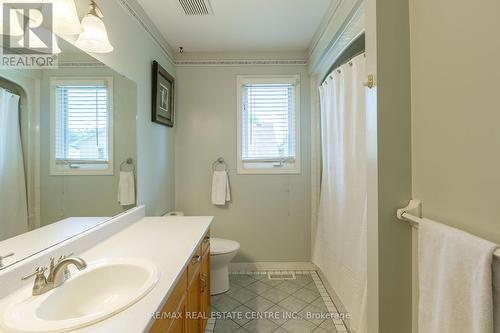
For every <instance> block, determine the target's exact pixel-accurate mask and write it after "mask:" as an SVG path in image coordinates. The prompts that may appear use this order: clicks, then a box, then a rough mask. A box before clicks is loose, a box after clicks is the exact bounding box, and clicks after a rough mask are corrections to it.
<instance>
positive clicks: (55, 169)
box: [50, 163, 114, 176]
mask: <svg viewBox="0 0 500 333" xmlns="http://www.w3.org/2000/svg"><path fill="white" fill-rule="evenodd" d="M113 174H114V171H113V165H112V164H111V163H110V164H80V165H77V167H70V166H68V165H66V164H55V165H54V164H53V165H51V168H50V175H51V176H112V175H113Z"/></svg>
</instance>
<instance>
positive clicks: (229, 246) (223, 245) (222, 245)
mask: <svg viewBox="0 0 500 333" xmlns="http://www.w3.org/2000/svg"><path fill="white" fill-rule="evenodd" d="M239 248H240V243H238V242H235V241H233V240H229V239H222V238H211V239H210V254H211V255H219V254H227V253H231V252H236V251H238V250H239Z"/></svg>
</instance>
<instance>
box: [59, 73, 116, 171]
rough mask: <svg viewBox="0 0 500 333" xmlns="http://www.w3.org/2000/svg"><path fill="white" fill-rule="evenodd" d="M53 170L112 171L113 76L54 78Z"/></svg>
mask: <svg viewBox="0 0 500 333" xmlns="http://www.w3.org/2000/svg"><path fill="white" fill-rule="evenodd" d="M50 95H51V98H50V99H51V174H53V175H112V174H113V112H112V110H113V79H112V78H111V77H109V78H108V77H106V78H84V79H82V78H78V79H66V78H64V79H62V78H52V79H51V85H50Z"/></svg>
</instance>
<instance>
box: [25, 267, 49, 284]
mask: <svg viewBox="0 0 500 333" xmlns="http://www.w3.org/2000/svg"><path fill="white" fill-rule="evenodd" d="M46 270H47V267H38V268H37V269H36V270H35V273H33V274H30V275H27V276H23V277H22V278H21V280H23V281H24V280H28V279H30V278H32V277H33V276H36V277H37V278H39V277H42V276H43V278H45V271H46Z"/></svg>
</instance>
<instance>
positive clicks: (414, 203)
mask: <svg viewBox="0 0 500 333" xmlns="http://www.w3.org/2000/svg"><path fill="white" fill-rule="evenodd" d="M410 211H414V212H416V213H417V215H418V216H415V215H413V214H411V213H410ZM396 216H397V218H398V219H399V220H401V221H405V222H409V224H410V226H412V227H413V228H415V229H418V226H419V224H420V222H422V220H423V218H421V217H420V216H422V202H421V201H420V200H416V199H412V200H410V203H409V204H408V206H406V207H404V208H401V209H398V210H397V213H396ZM431 221H432V220H431ZM433 222H435V223H439V222H436V221H433ZM494 256H495V258H497V259H500V250H496V251H495V253H494Z"/></svg>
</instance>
